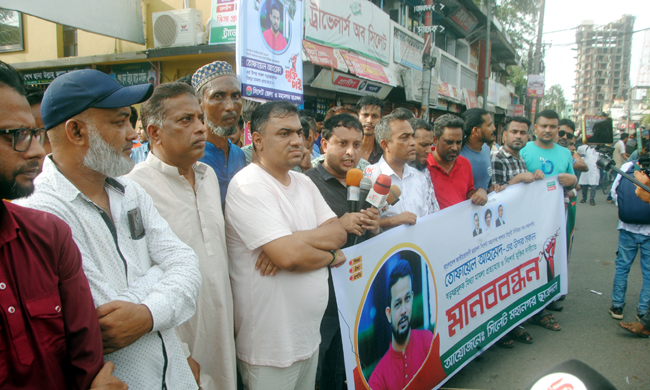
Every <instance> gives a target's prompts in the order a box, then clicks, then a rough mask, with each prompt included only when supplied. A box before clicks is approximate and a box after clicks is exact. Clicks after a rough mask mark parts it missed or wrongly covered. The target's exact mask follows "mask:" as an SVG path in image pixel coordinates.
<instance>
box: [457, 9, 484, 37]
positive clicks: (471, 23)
mask: <svg viewBox="0 0 650 390" xmlns="http://www.w3.org/2000/svg"><path fill="white" fill-rule="evenodd" d="M451 20H453V21H454V22H456V24H457V25H458V26H459V27H460V28H462V29H463V30H465V32H466V33H469V32H471V31H472V30H474V28H475V27H476V26H477V25H478V19H476V18H475V17H474V15H472V13H471V12H469V11H468V10H466V9H465V7H463V6H462V5H461V6H460V8H458V10H457V11H456V12H455V13H454V14H453V15H452V16H451Z"/></svg>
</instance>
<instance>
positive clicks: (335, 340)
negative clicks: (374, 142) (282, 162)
mask: <svg viewBox="0 0 650 390" xmlns="http://www.w3.org/2000/svg"><path fill="white" fill-rule="evenodd" d="M322 136H323V139H322V147H323V152H324V154H323V155H324V159H323V160H322V162H321V163H318V164H317V165H316V166H315V167H314V168H313V169H310V170H308V171H307V172H306V173H305V174H306V175H307V176H308V177H309V178H310V179H311V180H312V181H313V182H314V184H316V187H318V190H319V191H320V193H321V195H323V198H324V199H325V201H326V202H327V204H328V205H329V206H330V208H331V209H332V211H334V213H335V214H336V216H337V217H338V218H339V220H340V221H341V223H342V224H343V227H344V228H345V231H346V232H347V233H348V241H347V243H346V244H345V245H344V246H343V248H346V247H348V246H351V245H353V244H354V243H355V242H357V243H359V242H363V241H364V240H365V239H367V238H369V237H370V236H374V235H377V234H379V232H380V229H379V211H378V210H377V209H376V208H373V207H370V208H368V209H365V210H361V212H359V213H351V212H349V208H350V207H349V203H348V201H347V186H346V181H345V179H346V176H347V173H348V171H349V170H350V169H353V168H354V167H356V166H357V164H358V163H359V160H360V159H361V140H362V138H363V130H362V127H361V123H360V122H359V120H358V119H357V118H356V117H354V116H352V115H350V114H340V115H335V116H333V117H331V118H329V119H327V120H326V121H325V123H324V124H323V129H322ZM328 282H329V300H328V302H327V308H326V309H325V315H324V316H323V320H322V321H321V326H320V333H321V343H320V347H319V351H318V353H319V359H318V371H317V374H316V381H317V382H318V381H319V382H320V383H319V386H320V388H321V389H337V390H339V389H343V388H344V383H345V365H344V364H343V344H342V340H341V332H340V326H339V315H338V307H337V306H336V296H335V295H334V284H333V283H332V276H331V274H330V277H329V280H328Z"/></svg>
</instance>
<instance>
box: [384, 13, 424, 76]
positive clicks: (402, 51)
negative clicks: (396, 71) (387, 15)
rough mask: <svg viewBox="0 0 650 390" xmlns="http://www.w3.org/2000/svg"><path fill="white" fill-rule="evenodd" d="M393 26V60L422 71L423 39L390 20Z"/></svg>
mask: <svg viewBox="0 0 650 390" xmlns="http://www.w3.org/2000/svg"><path fill="white" fill-rule="evenodd" d="M391 26H392V28H393V61H395V63H396V64H400V65H403V66H407V67H409V68H412V69H415V70H419V71H422V51H423V50H424V39H422V38H420V37H419V36H417V35H415V34H413V33H411V32H409V31H408V30H407V29H405V28H404V27H402V26H400V25H399V24H397V23H395V22H393V21H391Z"/></svg>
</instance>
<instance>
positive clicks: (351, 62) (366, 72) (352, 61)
mask: <svg viewBox="0 0 650 390" xmlns="http://www.w3.org/2000/svg"><path fill="white" fill-rule="evenodd" d="M341 56H343V58H344V59H345V60H346V63H347V65H348V67H349V68H350V72H351V73H354V74H356V75H357V76H359V77H362V78H364V79H368V80H372V81H378V82H380V83H384V84H390V81H389V80H388V76H387V75H386V72H385V71H384V67H383V66H382V65H381V64H379V63H377V62H375V61H373V60H369V59H367V58H365V57H360V56H358V55H355V54H352V53H349V52H346V51H342V52H341ZM392 86H393V87H394V86H395V85H392Z"/></svg>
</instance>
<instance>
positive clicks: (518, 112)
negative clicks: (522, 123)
mask: <svg viewBox="0 0 650 390" xmlns="http://www.w3.org/2000/svg"><path fill="white" fill-rule="evenodd" d="M515 116H524V105H523V104H515Z"/></svg>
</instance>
